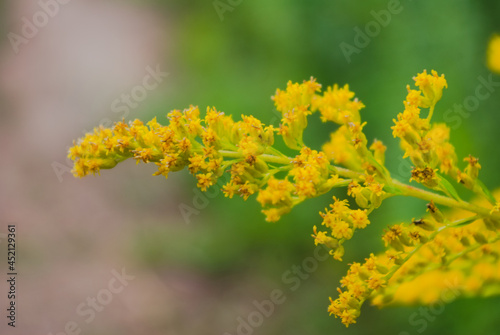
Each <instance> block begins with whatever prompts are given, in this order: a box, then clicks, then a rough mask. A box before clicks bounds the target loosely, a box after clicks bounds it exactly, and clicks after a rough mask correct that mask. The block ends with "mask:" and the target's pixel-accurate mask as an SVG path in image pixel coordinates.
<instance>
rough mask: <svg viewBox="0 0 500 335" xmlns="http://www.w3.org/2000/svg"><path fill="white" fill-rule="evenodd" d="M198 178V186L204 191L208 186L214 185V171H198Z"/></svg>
mask: <svg viewBox="0 0 500 335" xmlns="http://www.w3.org/2000/svg"><path fill="white" fill-rule="evenodd" d="M196 178H197V179H198V187H199V188H200V189H201V190H202V191H206V190H207V188H208V187H210V186H212V185H213V180H212V172H209V173H198V174H197V175H196Z"/></svg>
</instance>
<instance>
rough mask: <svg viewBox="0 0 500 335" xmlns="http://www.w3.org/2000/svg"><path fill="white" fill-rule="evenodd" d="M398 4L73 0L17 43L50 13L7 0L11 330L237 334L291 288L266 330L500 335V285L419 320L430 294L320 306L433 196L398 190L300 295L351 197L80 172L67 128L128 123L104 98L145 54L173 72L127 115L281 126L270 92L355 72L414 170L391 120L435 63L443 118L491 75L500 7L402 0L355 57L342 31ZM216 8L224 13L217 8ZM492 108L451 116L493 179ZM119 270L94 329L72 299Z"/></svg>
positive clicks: (376, 126)
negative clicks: (358, 312)
mask: <svg viewBox="0 0 500 335" xmlns="http://www.w3.org/2000/svg"><path fill="white" fill-rule="evenodd" d="M41 2H42V3H47V2H50V1H48V0H47V1H43V0H42V1H41ZM392 2H393V1H388V0H383V1H382V0H381V1H375V0H374V1H348V0H342V1H308V2H306V1H291V0H290V1H281V0H278V1H265V0H254V1H249V0H243V1H227V0H221V1H219V2H215V1H212V0H206V1H201V0H193V1H166V0H165V1H153V0H143V1H133V0H128V1H126V0H121V1H100V0H87V1H83V0H72V1H70V2H68V3H67V4H64V5H63V4H61V5H59V8H58V10H57V13H56V14H55V15H54V16H53V17H51V18H50V19H49V20H48V23H47V24H46V25H44V26H43V27H41V28H40V29H39V31H38V32H37V33H36V34H35V36H33V37H32V38H29V39H28V40H27V43H23V44H20V45H19V50H18V52H17V53H16V52H15V51H14V48H13V47H12V44H11V42H10V41H9V38H8V36H9V35H8V34H9V33H15V34H21V31H22V29H23V25H24V24H25V21H23V18H27V19H28V20H30V21H32V17H33V15H34V14H35V13H37V12H39V11H40V10H41V7H40V4H39V3H38V2H36V1H29V0H16V1H12V0H10V1H3V2H2V3H1V4H0V7H1V14H0V15H1V20H0V22H1V25H0V33H1V36H3V37H2V38H1V42H2V45H1V47H0V48H1V49H0V99H1V100H0V106H1V107H0V180H1V183H0V234H2V235H0V242H1V243H0V249H1V251H0V264H1V265H0V269H1V271H2V272H1V273H0V278H2V280H1V284H0V297H1V298H0V301H1V302H2V305H1V310H2V311H3V312H2V317H1V320H2V321H1V323H0V333H1V334H23V335H24V334H36V335H38V334H43V335H46V334H50V333H52V334H54V335H55V334H58V335H61V334H63V332H64V334H70V333H71V334H72V332H67V331H66V332H65V327H66V325H67V324H68V322H71V321H73V322H75V323H76V324H77V326H78V328H77V329H76V330H74V332H73V333H74V334H77V333H80V334H96V335H98V334H107V335H113V334H183V335H186V334H225V333H229V334H237V333H238V332H237V327H238V324H239V322H240V321H239V319H238V318H240V317H241V318H243V319H247V317H248V316H249V315H250V314H251V313H252V312H253V311H255V310H256V307H255V306H254V304H253V301H255V300H257V301H262V300H265V299H269V296H270V294H271V292H272V291H273V290H275V289H279V290H282V291H283V292H284V293H285V295H286V301H285V302H284V303H283V304H281V305H278V306H276V308H275V310H274V312H273V314H272V315H271V316H269V317H266V318H265V319H264V321H263V323H261V325H260V326H259V327H256V328H255V329H253V333H254V334H309V335H314V334H372V333H377V334H394V335H406V334H419V333H425V334H429V335H430V334H471V333H473V334H497V333H498V329H499V326H500V321H499V319H498V306H499V304H500V298H490V299H458V300H456V301H455V302H453V303H451V304H449V305H446V307H445V308H444V310H442V311H441V310H440V313H438V314H433V315H432V318H429V319H425V318H423V317H419V318H418V320H426V321H425V322H423V323H422V321H418V323H416V322H415V320H416V319H414V321H413V322H412V321H411V320H410V319H411V315H412V314H413V313H419V307H418V306H410V307H391V308H386V309H383V310H377V309H376V308H373V307H371V306H369V304H366V305H365V306H364V307H363V310H362V316H361V318H360V319H359V320H358V324H356V325H353V326H351V327H349V328H348V329H346V328H345V327H344V326H343V325H341V323H340V321H339V320H336V319H335V318H333V317H329V316H328V314H327V313H326V308H327V306H328V303H329V302H328V296H335V295H336V287H337V286H338V281H339V279H340V278H341V276H342V275H343V274H344V273H345V271H346V268H347V264H348V263H350V262H352V261H360V260H363V259H364V257H366V256H367V255H369V253H370V252H375V251H380V250H382V247H383V246H382V242H381V240H380V236H381V234H382V230H383V228H385V227H386V226H387V225H388V224H393V223H397V222H399V221H404V220H409V219H411V218H412V217H418V216H419V215H421V214H422V212H423V209H424V203H423V202H420V201H417V200H412V199H403V198H393V199H390V200H387V201H386V202H385V203H384V204H383V205H382V207H381V208H380V209H379V210H378V211H376V212H375V213H373V215H372V224H371V226H370V227H368V228H367V229H365V230H364V231H362V232H359V233H358V234H357V235H358V236H356V238H355V239H354V240H353V241H351V243H349V244H346V249H347V253H346V257H345V259H344V262H343V263H338V262H334V261H333V260H327V261H324V262H320V263H319V265H318V268H317V270H315V271H313V272H311V273H310V274H309V276H308V277H307V278H305V279H303V280H301V281H300V287H298V289H296V290H295V291H291V290H290V284H287V283H286V282H284V281H283V280H282V276H283V274H284V273H286V271H289V270H290V269H292V267H293V266H294V265H297V266H301V265H302V264H303V261H304V260H305V259H306V258H307V257H311V256H312V255H313V250H314V244H313V239H312V238H311V237H310V234H311V231H312V226H313V225H317V224H319V223H320V220H321V219H320V217H319V215H318V211H319V210H322V209H323V208H324V207H326V206H327V205H328V203H329V201H330V200H331V196H332V195H334V194H336V195H337V196H343V193H342V191H338V192H337V193H333V192H332V193H330V194H328V195H327V196H323V197H322V198H320V199H314V200H310V201H308V202H307V203H306V204H302V205H300V206H298V207H297V208H295V209H294V210H293V212H292V213H291V214H289V215H287V216H285V217H284V218H283V219H282V220H281V221H280V222H278V223H276V224H269V223H267V222H265V221H264V216H263V215H262V214H260V208H259V206H258V204H257V203H256V201H255V199H253V198H251V199H249V200H248V201H246V202H244V201H243V200H241V199H232V200H230V199H226V198H224V197H223V196H221V194H217V192H216V191H213V190H212V192H211V193H210V195H209V196H208V197H207V198H206V199H205V201H203V200H200V199H201V198H200V196H199V194H198V193H197V192H195V191H194V188H195V181H194V178H192V176H190V175H189V174H188V173H187V172H185V171H184V172H180V173H175V174H171V175H170V177H169V179H168V180H164V178H163V177H152V176H151V174H152V173H153V172H154V170H155V167H154V166H148V165H143V164H140V165H139V166H136V165H135V163H134V162H133V161H129V162H125V163H123V164H120V165H119V166H118V167H116V168H115V169H113V170H111V171H103V172H102V173H101V176H100V177H95V178H94V177H88V178H85V179H82V180H77V179H74V178H73V177H72V176H71V174H70V173H69V172H68V171H69V169H70V168H71V165H70V162H68V161H67V159H66V152H67V149H68V148H69V146H70V145H71V143H72V141H73V139H76V138H78V137H80V136H82V134H83V133H84V132H85V130H91V129H92V128H93V127H94V126H96V125H98V124H100V123H109V122H111V121H118V120H120V119H121V117H122V116H125V115H124V113H123V112H120V113H117V112H116V110H115V109H113V108H112V104H113V102H114V101H115V100H116V99H118V98H120V97H121V96H122V94H130V92H131V90H133V89H134V87H136V86H137V85H141V83H142V80H143V78H144V76H145V75H147V73H148V72H147V68H148V67H149V68H153V69H156V68H159V69H161V71H163V72H167V73H168V76H166V77H164V78H163V79H162V80H161V85H159V86H158V87H157V88H156V89H154V90H151V91H148V95H147V98H146V99H144V100H143V101H136V103H137V106H135V105H134V108H130V109H129V110H128V111H127V115H126V119H127V120H131V119H134V118H140V119H143V120H149V119H151V118H152V117H155V116H157V117H158V120H159V121H160V122H165V121H166V120H165V118H164V116H165V115H166V113H167V112H168V111H170V110H172V109H183V108H186V107H188V106H189V105H190V104H194V105H199V106H200V107H201V109H202V110H204V108H205V107H206V106H216V107H217V108H218V109H219V110H222V111H224V112H226V113H229V114H233V115H234V116H235V118H236V119H238V117H239V115H240V114H252V115H255V116H256V117H258V118H260V119H261V120H263V121H264V122H266V123H275V124H277V122H278V120H277V118H276V112H275V110H274V108H273V104H272V101H271V99H270V97H271V95H273V94H274V92H275V90H276V88H278V87H279V88H283V87H285V85H286V82H287V81H288V80H292V81H299V82H300V81H302V80H304V79H308V78H309V77H310V76H314V77H316V78H317V79H318V81H319V82H320V83H322V84H323V85H324V87H326V85H331V84H333V83H339V84H341V85H343V84H345V83H349V84H350V87H351V89H352V90H353V91H355V92H356V94H357V96H358V97H359V98H360V99H361V100H362V101H363V102H364V103H365V105H366V106H367V107H366V108H365V109H364V110H363V111H362V117H363V118H364V120H365V121H367V122H368V125H367V126H366V127H365V129H366V132H367V136H368V138H369V139H373V138H378V139H380V140H382V141H384V143H385V144H386V145H387V147H388V152H387V161H388V163H387V164H388V166H389V168H390V170H391V171H393V172H394V175H395V176H396V177H397V178H399V179H400V180H404V181H407V178H409V173H408V163H404V161H402V160H401V158H400V157H401V151H400V149H399V147H398V141H397V140H395V139H393V138H392V136H391V130H390V126H391V125H392V124H393V123H392V119H393V118H394V117H395V116H396V115H397V113H398V112H400V111H401V110H402V107H403V105H402V101H403V100H404V98H405V95H406V89H405V86H406V84H408V83H411V82H412V80H411V78H412V76H414V75H415V74H416V73H418V72H421V71H422V70H423V69H427V70H431V69H435V70H437V71H438V72H439V73H444V74H445V75H446V78H447V80H448V84H449V89H448V90H446V91H445V93H444V96H443V99H442V101H441V102H439V104H438V109H437V111H436V113H435V119H436V120H438V121H448V122H451V120H449V119H448V120H446V119H444V116H443V115H445V112H446V111H447V110H448V109H450V108H452V107H453V105H454V104H456V103H458V104H461V103H463V102H464V99H465V98H466V97H468V96H474V94H475V89H476V87H477V86H478V85H479V84H480V81H479V79H478V78H479V77H483V78H485V79H488V77H489V76H490V72H489V71H488V69H487V68H486V65H485V64H486V62H485V52H486V46H487V42H488V39H489V38H490V36H491V34H492V33H494V32H499V31H500V21H499V19H498V18H499V17H500V4H499V3H498V2H497V1H494V0H491V1H487V0H477V1H472V0H469V1H466V0H456V1H431V0H421V1H411V0H402V1H401V2H400V6H401V7H402V10H401V12H399V13H398V14H394V15H392V17H391V19H390V21H389V23H388V24H387V25H386V27H382V28H381V29H380V32H379V33H378V34H376V36H373V37H371V38H370V42H369V44H368V45H367V46H366V47H363V48H361V50H360V52H359V53H355V54H352V55H351V59H350V62H348V61H347V59H346V57H345V56H344V54H343V53H342V51H341V48H340V44H341V43H348V44H350V45H355V44H354V38H355V36H356V32H355V30H354V29H355V28H356V27H358V28H359V29H361V30H364V29H365V27H366V25H367V23H369V22H370V21H374V16H373V14H372V13H371V12H372V11H375V12H379V11H380V10H385V9H387V7H388V5H389V3H392ZM221 3H222V5H221ZM214 4H219V6H224V4H225V5H226V6H228V7H227V10H226V11H224V12H223V13H222V14H220V13H218V11H217V10H216V9H215V6H214ZM398 8H399V7H398ZM10 36H12V35H10ZM493 80H496V81H500V77H499V76H494V77H493ZM499 107H500V92H498V90H497V89H495V90H494V91H493V92H492V93H491V96H490V97H489V98H488V99H486V100H481V101H480V105H479V106H478V108H477V110H475V111H473V112H471V114H470V116H469V117H468V118H461V122H460V124H459V125H458V122H456V121H453V123H449V125H450V126H453V127H454V128H455V129H453V132H452V142H453V143H454V144H455V146H456V148H457V153H458V156H459V157H464V156H466V155H468V154H469V153H471V154H474V155H475V156H476V157H480V162H481V164H482V166H483V169H482V171H481V175H482V179H483V181H484V182H485V183H486V184H487V185H491V186H492V187H496V186H500V175H499V174H498V170H499V168H500V155H498V153H499V151H498V140H499V134H498V124H499V121H500V114H499ZM448 115H456V114H448ZM331 127H332V125H326V124H321V122H320V121H319V120H318V119H317V118H316V117H315V116H312V117H310V127H309V128H308V131H307V133H306V136H305V141H306V143H307V144H308V145H310V146H311V147H313V148H320V146H321V143H323V142H324V141H325V140H326V139H327V138H328V133H329V131H331V130H332V128H331ZM462 195H463V196H464V197H466V198H467V197H470V194H469V193H467V192H463V193H462ZM193 201H194V202H195V203H193ZM186 206H189V207H191V208H193V209H195V211H193V212H190V214H191V215H189V217H188V218H187V219H186V216H185V215H184V216H183V215H182V213H181V210H180V208H186ZM197 206H198V207H197ZM9 223H11V224H12V223H14V224H16V225H17V240H18V244H17V246H18V258H17V262H18V272H19V276H18V319H17V327H16V328H15V329H12V328H10V327H7V326H6V318H5V316H4V315H5V314H6V312H5V308H6V301H7V300H6V296H7V286H6V282H5V278H6V272H7V269H6V265H7V264H6V248H7V246H6V241H5V233H6V232H7V225H8V224H9ZM122 269H125V271H126V273H128V274H130V275H132V276H134V279H133V280H131V281H130V282H129V283H128V285H127V286H125V287H124V289H123V291H122V292H120V293H117V294H114V295H113V296H112V301H111V302H110V303H109V304H106V305H105V306H103V308H102V311H100V312H96V316H95V319H94V320H93V321H92V322H89V323H87V322H86V321H85V320H86V316H81V315H80V314H78V313H77V312H76V309H77V307H78V306H79V305H80V304H81V303H85V302H86V301H87V299H88V298H89V297H90V298H92V297H96V295H98V294H99V292H101V291H102V290H103V289H106V288H107V287H108V284H109V281H110V279H111V278H112V276H113V275H112V270H117V271H119V272H120V271H121V270H122ZM424 325H425V327H424ZM424 328H425V329H424ZM69 329H71V327H70V328H69Z"/></svg>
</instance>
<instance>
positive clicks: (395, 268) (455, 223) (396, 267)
mask: <svg viewBox="0 0 500 335" xmlns="http://www.w3.org/2000/svg"><path fill="white" fill-rule="evenodd" d="M478 219H480V217H479V215H474V216H471V217H468V218H465V219H460V220H456V221H453V222H451V223H449V224H447V225H444V226H441V227H439V228H438V229H436V230H435V231H434V232H433V233H432V234H430V235H429V236H428V237H427V238H428V240H429V241H432V240H434V238H435V237H436V235H437V234H439V233H441V232H442V231H444V230H446V229H449V228H453V227H458V226H461V225H463V224H466V223H472V222H474V221H476V220H478ZM425 244H426V243H420V244H419V245H417V246H416V247H415V248H414V249H413V250H412V251H410V252H409V253H408V255H406V257H405V258H403V261H402V263H401V264H398V265H394V266H393V267H392V269H391V271H389V273H387V274H386V275H385V276H384V280H385V281H389V280H390V279H391V278H392V276H393V275H394V274H395V273H396V272H397V271H398V270H399V269H401V267H402V266H403V265H404V264H405V263H406V262H408V261H409V260H410V258H411V257H412V256H413V255H415V254H416V253H417V252H418V251H419V250H420V248H422V246H424V245H425Z"/></svg>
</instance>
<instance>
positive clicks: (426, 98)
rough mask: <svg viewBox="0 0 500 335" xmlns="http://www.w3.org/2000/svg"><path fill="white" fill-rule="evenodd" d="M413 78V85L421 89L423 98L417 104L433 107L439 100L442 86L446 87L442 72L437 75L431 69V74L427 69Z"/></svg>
mask: <svg viewBox="0 0 500 335" xmlns="http://www.w3.org/2000/svg"><path fill="white" fill-rule="evenodd" d="M413 79H414V80H415V86H417V87H418V88H419V89H420V91H422V94H423V98H422V99H421V101H420V105H419V106H420V107H423V108H428V107H434V105H436V103H437V102H438V101H439V100H441V97H442V95H443V88H447V87H448V83H447V82H446V79H445V78H444V74H442V75H441V76H438V74H437V72H436V71H434V70H432V71H431V74H427V71H426V70H424V72H422V73H419V74H418V75H417V76H416V77H414V78H413Z"/></svg>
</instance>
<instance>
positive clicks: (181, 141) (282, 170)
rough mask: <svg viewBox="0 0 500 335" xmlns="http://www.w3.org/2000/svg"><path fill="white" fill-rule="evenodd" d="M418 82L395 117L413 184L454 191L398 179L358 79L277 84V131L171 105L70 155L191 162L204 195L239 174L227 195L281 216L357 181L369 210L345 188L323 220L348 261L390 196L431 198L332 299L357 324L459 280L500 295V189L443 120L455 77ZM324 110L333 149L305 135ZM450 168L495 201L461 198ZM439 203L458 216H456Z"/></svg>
mask: <svg viewBox="0 0 500 335" xmlns="http://www.w3.org/2000/svg"><path fill="white" fill-rule="evenodd" d="M492 43H493V42H492ZM492 48H493V47H492ZM414 81H415V86H416V87H417V89H410V87H409V86H407V91H408V94H407V96H406V99H405V101H404V106H405V109H404V111H403V112H402V113H400V114H399V115H398V116H397V119H395V120H394V123H395V125H394V126H393V127H392V131H393V135H394V137H398V138H400V139H401V146H402V148H403V150H404V152H405V157H409V158H410V159H411V161H412V163H413V164H414V168H413V170H412V172H411V176H408V177H409V178H410V181H413V180H414V181H416V182H418V183H420V184H422V185H424V186H426V187H427V188H429V189H431V190H435V191H440V192H443V193H444V195H443V194H440V193H437V192H431V191H427V190H423V189H420V188H415V187H412V186H409V185H407V184H404V183H401V182H400V181H397V180H395V179H392V178H391V175H390V173H389V171H388V170H387V168H386V167H385V151H386V147H385V145H384V144H383V143H382V142H381V141H378V140H374V141H373V142H371V145H370V146H368V140H367V138H366V136H365V134H364V132H363V129H364V127H365V126H366V122H362V120H361V116H360V110H361V109H362V108H364V107H365V106H364V104H363V103H362V102H361V101H359V100H358V99H357V98H355V94H354V93H353V92H351V91H350V90H349V86H347V85H345V86H343V87H340V86H338V85H334V86H332V87H327V89H326V90H325V91H323V92H322V91H321V85H320V84H318V83H317V82H316V80H315V79H314V78H311V79H310V80H308V81H304V82H303V83H301V84H299V83H292V82H288V84H287V87H286V89H284V90H280V89H278V90H277V91H276V94H275V95H274V96H273V97H272V99H273V101H274V104H275V106H276V109H277V110H278V111H279V112H280V113H281V114H282V119H281V124H280V126H279V128H276V129H275V128H274V127H273V126H267V125H264V124H263V123H262V122H261V121H260V120H258V119H257V118H255V117H253V116H245V115H242V116H241V121H234V120H233V119H232V117H231V116H228V115H225V114H224V113H223V112H220V111H217V110H216V109H215V108H207V110H206V114H205V117H201V116H200V110H199V109H198V107H194V106H190V107H189V108H187V109H185V110H183V111H180V110H174V111H172V112H170V113H169V114H168V115H167V118H168V120H169V124H168V125H166V126H163V125H160V124H159V123H158V122H157V121H156V118H155V119H153V120H151V121H149V122H148V123H146V124H144V123H142V122H141V121H139V120H135V121H132V122H129V123H125V121H121V122H117V123H115V124H114V126H113V127H112V128H104V127H99V128H96V129H95V130H94V132H93V133H91V134H87V135H86V136H85V137H84V138H82V139H80V140H78V141H77V142H75V143H74V146H73V147H72V148H71V149H70V151H69V157H70V158H71V159H72V160H74V162H75V163H74V164H75V165H74V169H73V173H74V175H75V176H77V177H83V176H86V175H88V174H94V175H95V174H96V173H99V172H100V170H101V169H109V168H112V167H114V166H115V165H116V164H117V163H119V162H121V161H123V160H125V159H128V158H134V159H136V160H137V163H139V162H141V161H142V162H144V163H150V162H152V163H155V164H156V165H157V166H158V171H157V172H155V175H163V176H165V177H168V175H169V173H170V172H175V171H179V170H182V169H184V168H187V170H189V172H190V173H191V174H193V175H194V176H195V177H196V179H197V182H198V184H197V185H198V187H199V188H200V189H201V190H203V191H206V190H207V189H208V188H210V187H214V185H215V184H216V182H217V180H218V178H220V177H221V176H222V175H223V174H224V173H227V174H228V175H230V180H229V181H228V182H227V183H226V184H224V185H223V186H222V187H221V189H222V191H223V193H224V195H225V196H226V197H228V198H232V197H234V196H235V195H238V196H240V197H243V198H244V199H245V200H246V199H247V198H248V197H250V196H251V195H253V194H256V200H257V201H258V202H259V203H260V205H261V206H262V212H263V213H264V214H265V216H266V220H267V221H271V222H274V221H277V220H279V219H280V218H281V217H282V216H283V215H284V214H286V213H288V212H290V211H291V209H292V208H293V207H294V206H295V205H297V204H299V203H301V202H303V201H305V200H307V199H309V198H314V197H318V196H320V195H322V194H325V193H327V192H329V191H330V190H332V188H336V187H345V188H346V189H347V195H348V196H350V197H352V198H354V200H355V204H352V205H353V206H356V205H357V206H356V207H351V206H350V204H349V202H348V200H346V199H339V198H337V197H336V196H333V203H332V204H331V205H330V206H329V208H326V209H325V211H324V212H320V215H321V217H322V225H323V226H324V229H322V230H318V228H317V227H316V226H314V227H313V234H312V237H313V238H314V243H315V244H316V245H318V244H323V245H325V246H326V247H328V248H329V249H330V254H331V255H332V256H333V258H334V259H337V260H340V261H341V260H342V257H343V256H344V253H345V248H344V242H345V241H347V240H350V239H352V238H353V236H354V233H355V231H356V230H357V229H363V228H365V227H367V225H369V224H370V220H369V219H368V216H369V214H370V213H371V212H372V211H373V210H375V209H376V208H378V207H379V206H380V205H381V203H382V201H383V200H384V199H386V198H388V197H391V196H396V195H403V196H411V197H416V198H419V199H423V200H426V201H427V202H429V204H428V205H427V210H428V212H429V214H428V215H427V216H426V217H423V218H421V219H413V220H412V222H411V223H410V224H405V223H401V224H397V225H392V226H391V227H389V228H388V229H387V230H386V231H384V234H383V237H382V240H383V242H384V244H385V247H386V251H385V252H383V253H380V254H378V255H375V254H371V255H370V257H368V258H366V259H365V261H364V262H363V263H358V262H354V263H352V264H351V265H350V268H349V270H348V272H347V275H346V276H345V277H344V278H343V279H342V280H341V287H339V288H338V292H339V297H338V298H337V299H335V300H333V299H331V298H330V306H329V307H328V311H329V312H330V314H333V315H335V316H336V317H339V318H341V320H342V322H343V323H344V324H345V325H346V326H349V325H350V324H353V323H355V322H356V319H357V318H358V317H359V315H360V308H361V306H362V304H363V303H364V302H365V301H366V300H371V302H372V303H373V304H375V305H377V306H385V305H388V304H395V303H403V304H410V303H416V302H419V303H432V302H435V301H437V299H440V297H442V296H443V290H446V289H447V287H449V285H448V286H446V285H445V284H443V281H445V280H448V279H449V280H450V281H451V282H453V283H455V284H454V286H453V287H454V289H455V292H458V293H459V294H461V295H464V296H487V295H491V294H500V267H499V266H500V237H499V236H500V235H499V228H500V202H499V201H497V200H496V199H500V193H499V194H497V197H494V196H493V195H492V194H491V193H490V191H489V190H488V189H487V188H486V187H485V186H484V185H483V183H482V182H480V180H479V179H478V173H479V170H480V169H481V165H480V164H479V160H478V159H477V158H475V157H473V156H469V157H467V158H465V159H464V161H465V162H467V166H466V168H465V169H464V170H463V171H461V170H460V169H458V167H457V157H456V154H455V149H454V147H453V146H452V145H451V144H450V142H449V139H450V130H449V128H448V127H447V126H446V125H445V124H432V123H431V118H432V114H433V112H434V109H435V106H436V103H437V102H438V101H439V100H440V99H441V97H442V92H443V89H444V88H447V82H446V80H445V78H444V76H443V75H441V76H439V75H438V74H437V72H436V71H431V73H430V74H428V73H427V72H426V71H425V70H424V71H423V72H422V73H420V74H418V75H417V76H415V77H414ZM421 109H429V112H428V115H427V117H425V118H423V117H421ZM315 112H318V113H319V114H320V115H319V117H320V118H321V120H322V121H323V122H333V123H335V124H336V125H335V127H336V128H335V130H334V131H333V132H332V133H331V134H330V140H329V142H327V143H325V144H324V145H323V146H322V149H321V150H314V149H313V148H310V147H308V146H306V145H305V144H304V143H303V133H304V131H305V129H306V127H307V117H308V115H310V114H313V113H315ZM279 138H281V139H282V141H283V142H284V143H285V145H286V146H287V147H288V148H289V149H291V150H294V151H295V153H294V154H293V155H292V157H289V156H288V155H285V154H283V153H282V152H281V151H279V150H277V149H276V147H275V145H274V142H275V139H279ZM439 173H443V174H444V175H447V176H448V177H450V178H452V179H455V180H456V181H457V182H458V183H459V184H462V185H464V186H465V187H467V188H469V189H471V190H473V191H475V192H476V193H478V194H480V195H482V196H483V198H485V199H487V200H488V202H486V201H483V202H474V203H471V202H467V201H464V200H462V199H460V198H459V197H458V194H457V192H456V190H455V189H454V187H453V186H452V185H451V183H450V182H448V181H447V179H445V178H444V177H443V176H441V175H440V174H439ZM436 204H438V205H443V206H446V207H449V208H453V209H454V212H452V213H449V214H447V215H445V214H443V212H441V211H440V210H439V209H438V207H437V206H436ZM470 213H472V216H471V214H470ZM457 283H458V284H457ZM409 291H411V292H412V293H409Z"/></svg>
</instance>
